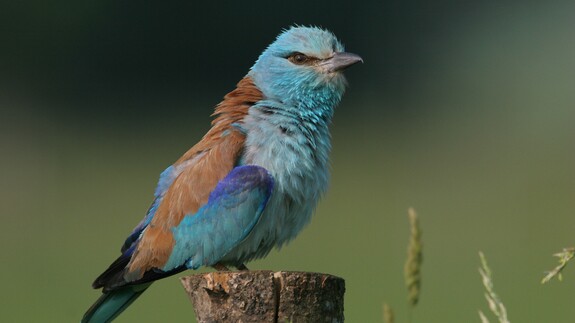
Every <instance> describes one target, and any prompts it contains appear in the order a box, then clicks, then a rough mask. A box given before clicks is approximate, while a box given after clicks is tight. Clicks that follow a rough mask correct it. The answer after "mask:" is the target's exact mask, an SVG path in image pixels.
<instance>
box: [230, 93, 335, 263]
mask: <svg viewBox="0 0 575 323" xmlns="http://www.w3.org/2000/svg"><path fill="white" fill-rule="evenodd" d="M330 120H331V112H329V113H328V112H327V111H324V114H320V115H307V116H306V115H301V114H298V113H296V112H295V110H291V109H288V108H286V107H282V106H281V105H279V104H278V103H275V102H266V101H262V102H260V103H258V104H257V105H254V106H253V107H251V108H250V110H249V114H248V116H247V117H246V118H245V120H244V122H243V124H242V126H241V127H242V128H243V130H244V131H245V132H246V134H247V137H246V144H245V150H244V155H243V157H242V161H241V163H242V164H246V165H248V164H251V165H258V166H261V167H264V168H265V169H267V170H268V171H269V172H270V174H271V175H272V176H273V178H274V180H275V187H274V191H273V193H272V197H271V198H270V200H269V202H268V205H267V206H266V208H265V210H264V213H263V214H262V217H261V219H260V221H259V223H258V224H257V225H256V227H255V228H254V230H253V231H252V233H251V234H250V236H249V237H248V238H247V239H246V240H245V241H243V242H242V243H241V244H240V245H239V246H238V247H237V248H236V249H235V250H233V251H232V252H231V253H230V254H228V256H227V257H225V258H224V259H223V262H226V261H229V262H232V263H236V262H237V263H242V262H245V261H249V260H252V259H255V258H260V257H263V256H265V255H266V254H267V253H269V251H270V250H271V249H272V248H273V247H281V246H282V245H283V244H285V243H286V242H288V241H289V240H291V239H293V238H294V237H295V236H296V235H297V234H298V233H299V232H300V231H301V229H303V227H304V226H305V225H306V224H307V223H309V220H310V218H311V215H312V212H313V210H314V209H315V207H316V205H317V203H318V201H319V199H320V197H321V196H322V194H323V193H324V192H325V191H326V189H327V186H328V181H329V152H330V148H331V147H330V136H329V129H328V125H329V122H330Z"/></svg>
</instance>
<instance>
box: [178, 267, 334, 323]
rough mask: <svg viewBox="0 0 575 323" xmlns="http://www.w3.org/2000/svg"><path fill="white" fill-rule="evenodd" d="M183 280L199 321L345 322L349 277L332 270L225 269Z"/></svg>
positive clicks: (201, 322)
mask: <svg viewBox="0 0 575 323" xmlns="http://www.w3.org/2000/svg"><path fill="white" fill-rule="evenodd" d="M181 281H182V285H184V288H185V289H186V292H187V293H188V296H189V297H190V299H191V301H192V305H193V307H194V311H195V313H196V318H197V320H198V322H199V323H213V322H244V323H247V322H281V323H283V322H294V323H298V322H333V323H336V322H343V321H344V316H343V294H344V293H345V281H344V280H343V279H342V278H339V277H336V276H332V275H328V274H320V273H308V272H284V271H279V272H273V271H265V270H264V271H236V272H221V271H220V272H212V273H207V274H197V275H191V276H187V277H182V279H181Z"/></svg>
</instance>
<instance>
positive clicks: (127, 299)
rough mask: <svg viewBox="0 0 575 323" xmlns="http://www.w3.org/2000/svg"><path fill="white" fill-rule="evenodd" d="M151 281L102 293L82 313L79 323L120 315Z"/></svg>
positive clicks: (101, 322) (95, 322)
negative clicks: (84, 312)
mask: <svg viewBox="0 0 575 323" xmlns="http://www.w3.org/2000/svg"><path fill="white" fill-rule="evenodd" d="M151 284H152V283H148V284H142V285H130V286H126V287H123V288H119V289H116V290H113V291H109V292H106V293H104V294H103V295H102V296H100V298H98V300H97V301H96V303H94V305H92V307H90V309H88V311H87V312H86V314H84V317H83V318H82V321H81V323H107V322H111V321H112V320H113V319H115V318H116V316H118V315H120V313H122V312H123V311H124V310H125V309H126V307H128V306H130V304H132V302H133V301H135V300H136V298H138V297H139V296H140V295H142V293H143V292H144V291H146V289H147V288H148V287H150V285H151Z"/></svg>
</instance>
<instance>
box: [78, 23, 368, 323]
mask: <svg viewBox="0 0 575 323" xmlns="http://www.w3.org/2000/svg"><path fill="white" fill-rule="evenodd" d="M360 61H361V58H360V57H359V56H357V55H355V54H350V53H346V52H344V48H343V46H342V45H341V43H340V42H339V41H338V40H337V39H336V37H335V36H334V35H333V34H332V33H330V32H329V31H326V30H323V29H320V28H316V27H292V28H290V29H288V30H286V31H284V32H282V33H281V34H280V35H279V36H278V37H277V39H276V40H275V41H274V42H273V43H272V44H271V45H270V46H269V47H268V48H267V49H266V50H265V51H264V52H263V53H262V54H261V55H260V57H259V58H258V60H257V61H256V63H255V64H254V66H253V67H252V68H251V69H250V71H249V72H248V74H247V75H246V76H245V77H244V78H243V79H242V80H241V81H240V82H239V83H238V85H237V87H236V89H234V90H233V91H232V92H230V93H229V94H227V95H226V96H225V97H224V100H223V101H222V102H221V103H220V104H219V105H218V106H217V107H216V112H215V116H216V118H215V120H214V121H213V122H212V128H211V129H210V131H208V133H207V134H206V135H205V136H204V137H203V138H202V140H201V141H200V142H198V143H197V144H196V145H194V146H193V147H192V148H191V149H190V150H188V151H187V152H186V153H185V154H184V155H183V156H182V157H181V158H180V159H178V160H177V161H176V162H175V163H174V164H173V165H171V166H170V167H168V168H167V169H166V170H165V171H164V172H163V173H162V174H161V175H160V180H159V182H158V185H157V188H156V191H155V193H154V201H153V203H152V205H151V206H150V209H149V210H148V212H147V214H146V216H145V217H144V219H143V220H142V221H141V222H140V223H139V224H138V225H137V226H136V228H135V229H134V231H133V232H132V234H130V236H129V237H128V238H127V239H126V241H125V242H124V245H123V246H122V248H121V255H120V257H118V259H116V261H114V262H113V263H112V264H111V265H110V266H109V268H108V269H107V270H106V271H104V272H103V273H102V274H101V275H100V276H99V277H98V278H97V279H96V280H95V281H94V283H93V287H94V288H102V289H103V295H102V296H101V297H100V299H99V300H98V301H96V303H94V305H92V307H91V308H90V309H89V310H88V311H87V312H86V314H85V315H84V317H83V319H82V322H92V323H94V322H97V323H98V322H109V321H111V320H113V319H114V318H115V317H116V316H117V315H119V314H120V313H121V312H122V311H123V310H124V309H125V308H126V307H127V306H129V305H130V304H131V303H132V302H133V301H134V300H135V299H136V298H137V297H139V296H140V295H141V294H142V293H143V292H144V291H145V290H146V289H147V288H148V287H149V286H150V284H151V283H152V282H153V281H155V280H158V279H161V278H164V277H167V276H170V275H173V274H175V273H178V272H181V271H183V270H186V269H197V268H199V267H201V266H211V267H214V268H216V269H218V270H225V269H227V267H226V266H234V267H236V268H238V269H247V268H246V267H245V263H246V262H248V261H250V260H253V259H257V258H261V257H263V256H265V255H267V254H268V253H269V251H270V250H271V249H273V248H274V247H281V246H282V245H283V244H285V243H286V242H288V241H290V240H291V239H293V238H294V237H295V236H296V235H297V234H298V233H299V232H300V231H301V229H302V228H303V227H304V225H305V224H307V223H308V222H309V220H310V217H311V214H312V212H313V210H314V208H315V206H316V205H317V202H318V200H319V198H320V197H321V196H322V194H323V193H324V192H325V190H326V189H327V185H328V178H329V171H328V170H329V151H330V135H329V124H330V122H331V118H332V116H333V113H334V109H335V107H336V106H337V104H338V103H339V101H340V100H341V97H342V95H343V93H344V91H345V86H346V81H345V78H344V76H343V74H342V73H341V71H342V70H344V69H345V68H347V67H349V66H351V65H353V64H355V63H357V62H360Z"/></svg>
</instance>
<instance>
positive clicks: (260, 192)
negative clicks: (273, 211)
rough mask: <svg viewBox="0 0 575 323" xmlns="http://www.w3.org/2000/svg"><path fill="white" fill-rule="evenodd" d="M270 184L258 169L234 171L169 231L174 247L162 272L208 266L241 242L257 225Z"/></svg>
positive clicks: (270, 189)
mask: <svg viewBox="0 0 575 323" xmlns="http://www.w3.org/2000/svg"><path fill="white" fill-rule="evenodd" d="M273 185H274V181H273V178H272V176H271V175H270V174H269V173H268V171H267V170H266V169H264V168H262V167H259V166H253V165H248V166H238V167H236V168H234V169H233V170H232V171H231V172H230V173H229V174H228V175H227V176H226V177H225V178H224V179H223V180H221V181H220V182H219V183H218V185H217V186H216V188H215V189H214V191H213V192H212V193H211V194H210V197H209V199H208V202H207V203H206V204H205V205H204V206H203V207H202V208H200V209H199V210H198V212H196V213H195V214H189V215H187V216H186V217H184V219H183V220H182V221H181V222H180V224H179V225H178V226H177V227H174V228H173V229H172V232H173V234H174V240H175V241H176V244H175V246H174V249H173V250H172V254H171V256H170V259H169V260H168V262H167V263H166V265H165V266H164V267H163V268H162V269H163V270H170V269H172V268H175V267H178V266H181V265H182V264H184V263H186V264H187V266H188V268H191V269H196V268H198V267H200V266H211V265H213V264H215V263H217V262H218V261H219V260H220V259H221V258H222V257H224V256H225V255H226V254H227V253H228V252H229V251H230V250H231V249H232V248H234V247H235V246H237V245H238V244H239V243H240V242H241V241H243V240H244V239H245V238H246V237H247V236H248V235H249V233H250V232H251V230H252V229H253V227H254V226H255V224H256V223H257V222H258V220H259V218H260V215H261V213H262V212H263V210H264V208H265V206H266V204H267V202H268V200H269V198H270V196H271V193H272V189H273Z"/></svg>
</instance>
